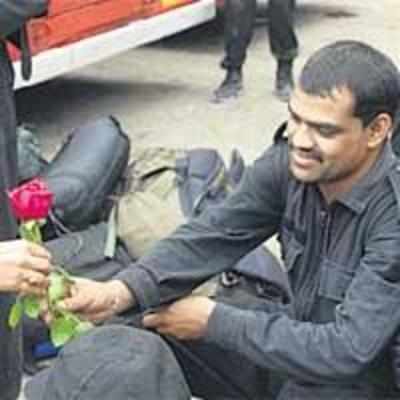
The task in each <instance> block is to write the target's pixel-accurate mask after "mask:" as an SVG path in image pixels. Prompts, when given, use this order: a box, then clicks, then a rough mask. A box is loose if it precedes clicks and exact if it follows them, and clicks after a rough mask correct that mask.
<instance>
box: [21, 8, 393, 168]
mask: <svg viewBox="0 0 400 400" xmlns="http://www.w3.org/2000/svg"><path fill="white" fill-rule="evenodd" d="M260 14H263V11H262V10H261V12H260ZM296 21H297V31H298V35H299V40H300V43H301V48H300V56H299V57H298V59H297V62H296V64H295V72H296V74H297V73H298V72H299V70H300V68H301V66H302V65H303V63H304V61H305V59H306V58H307V57H308V56H309V55H310V54H311V53H312V52H314V51H315V50H316V49H317V48H319V47H321V46H323V45H326V44H328V43H331V42H332V41H335V40H339V39H357V40H362V41H365V42H367V43H370V44H372V45H374V46H377V47H378V48H380V49H381V50H383V51H384V52H386V53H387V54H388V55H390V56H391V57H392V58H393V59H394V61H395V62H396V63H397V64H398V65H399V66H400V2H399V0H381V1H376V0H362V1H356V0H346V1H344V0H298V10H297V14H296ZM265 24H266V20H265V18H264V17H263V16H262V15H260V17H259V18H258V19H257V28H256V32H255V36H254V38H253V41H252V43H251V46H250V49H249V54H248V60H247V62H246V65H245V68H244V83H245V90H244V92H243V95H242V96H241V97H240V98H239V99H237V100H234V101H230V102H228V103H226V104H219V105H215V104H212V103H210V101H209V100H210V97H211V94H212V91H213V90H214V89H215V88H216V87H217V86H218V85H219V83H220V81H221V80H222V79H223V71H222V70H221V69H220V68H219V67H218V64H219V61H220V59H221V57H222V54H223V52H222V50H223V37H222V26H221V23H219V22H214V23H209V24H206V25H203V26H201V27H199V28H196V29H193V30H191V31H188V32H186V33H184V34H179V35H176V36H174V37H172V38H169V39H166V40H163V41H160V42H157V43H155V44H152V45H149V46H146V47H142V48H138V49H134V50H132V51H129V52H126V53H124V54H122V55H119V56H117V57H115V58H113V59H110V60H108V61H106V62H102V63H99V64H96V65H93V66H90V67H87V68H84V69H82V70H79V71H77V72H74V73H71V74H69V75H66V76H63V77H62V78H59V79H55V80H53V81H51V82H48V83H45V84H41V85H39V86H36V87H33V88H28V89H23V90H20V91H19V92H18V93H17V107H18V117H19V120H20V121H21V122H28V123H31V124H34V125H35V126H36V130H37V132H38V137H39V139H40V142H41V145H42V150H43V153H44V154H45V156H47V157H48V158H51V157H52V156H53V155H54V153H55V152H56V151H57V149H58V147H59V146H60V145H61V143H62V140H63V138H65V136H66V135H67V134H68V133H69V132H70V131H72V130H73V129H74V128H75V127H77V126H79V125H80V124H82V123H84V122H85V121H88V120H90V119H93V118H96V117H98V116H101V115H109V114H112V115H114V116H115V117H117V118H118V119H119V120H120V122H121V124H122V127H123V128H124V130H125V131H126V132H127V133H128V134H129V136H130V138H131V140H132V145H133V146H135V145H141V146H143V145H149V146H168V147H179V148H194V147H197V146H206V147H209V146H210V147H214V148H217V149H218V150H220V151H221V153H222V154H223V156H224V157H225V158H226V159H227V160H228V159H229V155H230V152H231V150H232V149H233V148H237V149H239V150H240V152H241V153H242V154H243V155H244V157H245V159H246V161H247V162H251V161H252V160H253V159H254V158H255V157H257V155H258V154H260V153H261V152H262V151H263V149H265V148H266V147H267V146H268V145H269V144H270V143H271V140H272V134H273V132H274V130H275V128H276V127H277V126H278V124H279V123H281V122H282V121H284V120H285V118H286V115H287V105H286V104H285V103H281V102H279V101H278V100H277V99H276V98H275V97H274V96H273V94H272V90H273V82H274V73H275V62H274V60H273V59H272V57H271V55H270V52H269V49H268V41H267V32H266V29H265Z"/></svg>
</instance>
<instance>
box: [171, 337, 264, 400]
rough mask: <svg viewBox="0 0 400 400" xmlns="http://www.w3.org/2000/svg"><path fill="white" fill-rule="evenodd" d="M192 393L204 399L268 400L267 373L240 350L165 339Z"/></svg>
mask: <svg viewBox="0 0 400 400" xmlns="http://www.w3.org/2000/svg"><path fill="white" fill-rule="evenodd" d="M166 341H167V342H168V344H169V345H170V347H171V349H172V350H173V352H174V354H175V357H176V359H177V360H178V363H179V364H180V366H181V368H182V370H183V373H184V375H185V378H186V381H187V383H188V385H189V387H190V390H191V392H192V393H193V395H195V396H198V397H200V398H202V399H204V400H217V399H218V400H220V399H221V400H222V399H232V400H234V399H238V400H239V399H240V400H268V399H269V398H268V395H267V393H268V373H267V371H262V370H261V369H260V368H257V367H256V366H255V365H254V364H252V363H251V362H250V361H249V360H247V359H244V358H243V357H242V356H240V355H239V354H237V353H232V352H230V353H228V352H226V351H225V350H222V349H220V348H218V347H216V346H211V345H209V344H205V343H201V342H178V341H177V340H175V339H171V338H166Z"/></svg>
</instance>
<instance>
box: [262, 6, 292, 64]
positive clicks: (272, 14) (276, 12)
mask: <svg viewBox="0 0 400 400" xmlns="http://www.w3.org/2000/svg"><path fill="white" fill-rule="evenodd" d="M294 6H295V2H294V0H269V11H268V12H269V21H268V32H269V43H270V47H271V52H272V54H273V55H274V57H275V58H277V59H286V60H288V59H289V60H291V59H293V58H295V57H296V56H297V53H298V41H297V37H296V33H295V31H294V15H293V14H294Z"/></svg>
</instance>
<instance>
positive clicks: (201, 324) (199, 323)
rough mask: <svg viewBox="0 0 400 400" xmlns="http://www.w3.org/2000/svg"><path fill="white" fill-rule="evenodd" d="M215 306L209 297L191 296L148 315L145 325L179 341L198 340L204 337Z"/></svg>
mask: <svg viewBox="0 0 400 400" xmlns="http://www.w3.org/2000/svg"><path fill="white" fill-rule="evenodd" d="M215 305H216V303H215V301H212V300H210V299H209V298H208V297H200V296H190V297H187V298H184V299H182V300H178V301H176V302H175V303H172V304H171V305H169V306H166V307H165V308H162V309H160V310H159V311H157V312H154V313H151V314H147V315H146V316H145V317H144V318H143V325H144V326H145V327H146V328H152V329H155V330H156V331H157V332H158V333H160V334H163V335H170V336H174V337H176V338H177V339H181V340H185V339H186V340H189V339H198V338H201V337H203V336H204V334H205V332H206V329H207V325H208V320H209V319H210V316H211V313H212V312H213V310H214V308H215Z"/></svg>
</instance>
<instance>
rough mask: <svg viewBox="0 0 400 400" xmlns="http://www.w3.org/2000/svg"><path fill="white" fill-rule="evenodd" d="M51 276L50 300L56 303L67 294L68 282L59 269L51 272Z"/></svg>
mask: <svg viewBox="0 0 400 400" xmlns="http://www.w3.org/2000/svg"><path fill="white" fill-rule="evenodd" d="M49 278H50V285H49V288H48V291H47V293H48V298H49V302H50V303H51V304H54V303H56V302H57V301H58V300H61V299H63V298H64V296H65V295H66V294H67V290H68V286H67V285H68V284H67V282H66V279H65V277H64V276H63V275H61V274H60V273H59V272H57V271H55V272H51V273H50V276H49Z"/></svg>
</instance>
